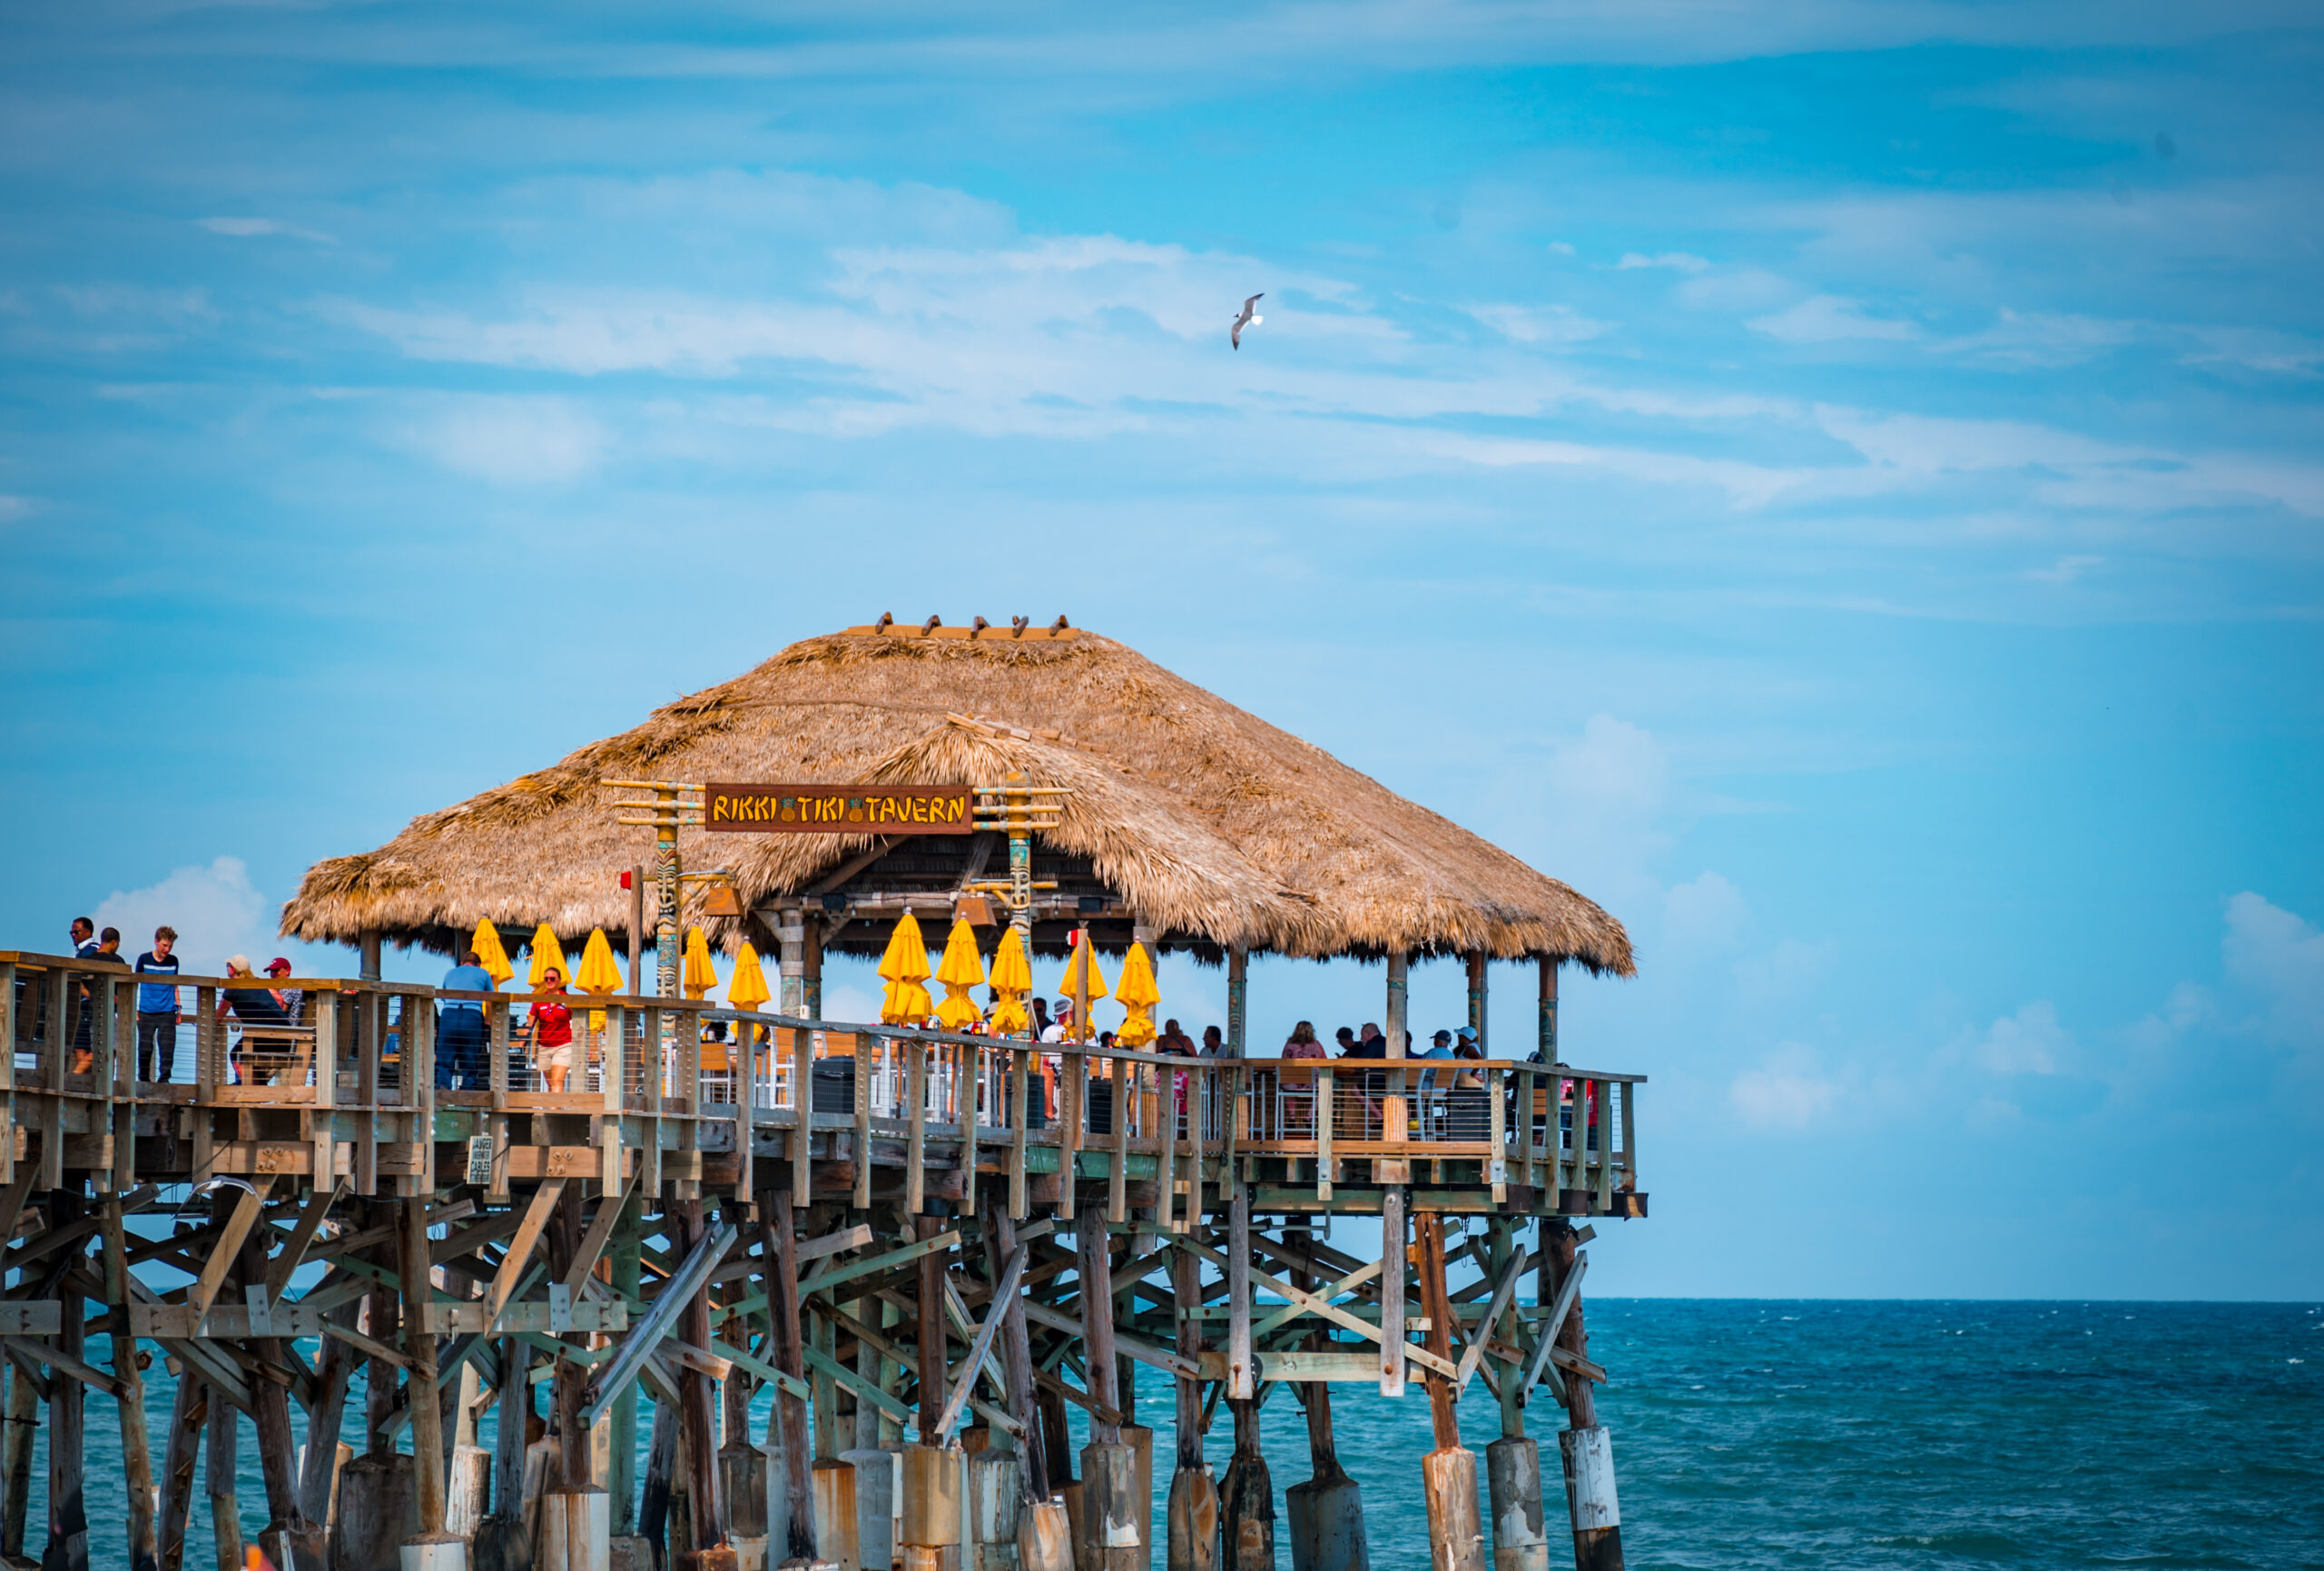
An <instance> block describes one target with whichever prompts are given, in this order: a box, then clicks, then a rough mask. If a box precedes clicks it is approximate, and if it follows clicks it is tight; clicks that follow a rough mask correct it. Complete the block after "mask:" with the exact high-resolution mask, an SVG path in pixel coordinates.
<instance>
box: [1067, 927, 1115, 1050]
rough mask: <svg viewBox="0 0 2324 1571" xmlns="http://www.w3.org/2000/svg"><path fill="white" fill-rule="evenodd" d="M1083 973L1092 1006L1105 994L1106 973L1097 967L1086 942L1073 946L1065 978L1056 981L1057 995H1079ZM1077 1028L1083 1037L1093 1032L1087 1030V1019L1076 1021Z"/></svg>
mask: <svg viewBox="0 0 2324 1571" xmlns="http://www.w3.org/2000/svg"><path fill="white" fill-rule="evenodd" d="M1085 975H1087V977H1088V990H1089V1003H1091V1004H1092V1005H1093V1006H1094V1005H1095V1004H1096V1003H1097V1002H1098V1000H1099V999H1101V998H1103V997H1105V996H1106V973H1104V972H1102V971H1100V970H1098V956H1097V955H1096V953H1093V951H1092V946H1091V945H1089V944H1075V945H1074V947H1073V957H1072V958H1071V959H1070V960H1068V961H1067V962H1066V963H1065V980H1064V981H1063V982H1060V983H1058V987H1057V993H1058V996H1059V998H1068V999H1069V998H1078V997H1079V996H1080V989H1081V985H1082V978H1083V977H1084V976H1085ZM1078 1030H1079V1034H1081V1035H1082V1036H1085V1037H1086V1036H1090V1035H1092V1034H1094V1033H1092V1032H1091V1031H1090V1030H1089V1023H1088V1021H1087V1020H1084V1021H1081V1022H1079V1023H1078Z"/></svg>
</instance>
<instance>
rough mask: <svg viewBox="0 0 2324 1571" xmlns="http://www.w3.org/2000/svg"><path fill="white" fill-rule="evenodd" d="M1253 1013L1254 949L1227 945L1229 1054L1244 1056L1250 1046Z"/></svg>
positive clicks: (1230, 1055)
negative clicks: (1252, 960)
mask: <svg viewBox="0 0 2324 1571" xmlns="http://www.w3.org/2000/svg"><path fill="white" fill-rule="evenodd" d="M1250 1012H1251V952H1250V950H1249V949H1248V948H1246V946H1244V945H1243V944H1228V945H1227V946H1226V1056H1227V1057H1229V1058H1241V1057H1243V1056H1244V1051H1243V1050H1244V1049H1245V1048H1246V1046H1248V1045H1249V1042H1248V1038H1249V1016H1250Z"/></svg>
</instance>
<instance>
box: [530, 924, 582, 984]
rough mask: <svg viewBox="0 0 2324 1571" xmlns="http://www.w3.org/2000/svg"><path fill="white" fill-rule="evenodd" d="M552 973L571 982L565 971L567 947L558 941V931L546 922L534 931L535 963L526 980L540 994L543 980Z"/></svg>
mask: <svg viewBox="0 0 2324 1571" xmlns="http://www.w3.org/2000/svg"><path fill="white" fill-rule="evenodd" d="M551 971H554V972H556V974H557V975H558V977H560V978H561V979H564V980H566V981H570V980H571V977H570V976H569V975H568V974H567V973H566V969H565V945H564V944H563V943H562V942H560V941H559V940H558V938H557V936H556V931H555V930H554V929H552V928H551V927H550V926H549V924H547V923H546V922H544V923H542V924H540V925H539V926H538V927H536V928H535V929H533V963H532V966H531V968H530V969H529V970H527V972H526V973H525V980H526V981H527V983H531V984H532V989H533V991H534V992H535V993H538V992H539V991H540V990H541V978H542V977H544V976H546V975H547V974H548V973H550V972H551Z"/></svg>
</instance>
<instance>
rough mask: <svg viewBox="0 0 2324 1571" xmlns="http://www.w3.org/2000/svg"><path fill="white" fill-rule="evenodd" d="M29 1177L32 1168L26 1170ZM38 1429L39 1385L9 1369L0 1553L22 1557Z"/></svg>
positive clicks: (1, 1453)
mask: <svg viewBox="0 0 2324 1571" xmlns="http://www.w3.org/2000/svg"><path fill="white" fill-rule="evenodd" d="M25 1171H26V1175H27V1176H30V1175H31V1172H32V1170H31V1169H30V1168H27V1169H26V1170H25ZM39 1432H40V1388H38V1387H37V1386H35V1385H34V1384H33V1378H32V1376H31V1375H30V1374H29V1373H27V1372H26V1371H25V1370H24V1369H22V1368H14V1367H11V1368H9V1369H8V1418H7V1435H6V1437H5V1440H0V1489H5V1491H6V1499H5V1505H0V1556H6V1557H7V1558H9V1559H11V1560H17V1559H21V1558H23V1557H24V1553H25V1514H26V1507H27V1504H28V1502H29V1500H30V1498H31V1495H32V1481H33V1437H34V1436H35V1435H37V1434H38V1433H39Z"/></svg>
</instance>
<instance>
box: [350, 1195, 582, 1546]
mask: <svg viewBox="0 0 2324 1571" xmlns="http://www.w3.org/2000/svg"><path fill="white" fill-rule="evenodd" d="M402 1207H403V1227H402V1230H401V1235H400V1239H399V1242H400V1245H401V1248H400V1249H399V1251H398V1253H399V1276H400V1280H401V1282H402V1287H403V1310H404V1313H403V1344H404V1356H405V1357H406V1358H407V1359H409V1360H410V1368H411V1375H410V1384H409V1392H408V1394H407V1397H406V1400H407V1402H408V1404H409V1408H410V1410H411V1467H412V1479H411V1486H412V1498H413V1499H415V1500H416V1501H418V1502H419V1533H420V1536H422V1537H423V1538H425V1537H432V1536H435V1535H437V1534H439V1533H441V1532H443V1530H444V1429H443V1426H442V1425H441V1424H440V1423H438V1421H437V1419H436V1414H437V1413H438V1410H439V1409H440V1408H441V1407H442V1401H441V1398H440V1397H439V1395H438V1390H437V1386H436V1338H435V1336H434V1335H433V1334H432V1333H430V1332H429V1331H428V1322H427V1319H426V1317H425V1310H424V1306H425V1305H426V1304H427V1303H428V1300H429V1299H430V1298H431V1297H432V1296H433V1295H432V1292H431V1290H430V1283H429V1280H428V1195H427V1194H426V1193H424V1192H423V1193H420V1194H415V1195H412V1196H410V1197H409V1198H408V1199H406V1200H404V1201H402ZM372 1367H373V1368H375V1369H376V1368H378V1367H379V1365H378V1363H377V1362H376V1361H374V1363H373V1365H372ZM568 1443H569V1442H568Z"/></svg>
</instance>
